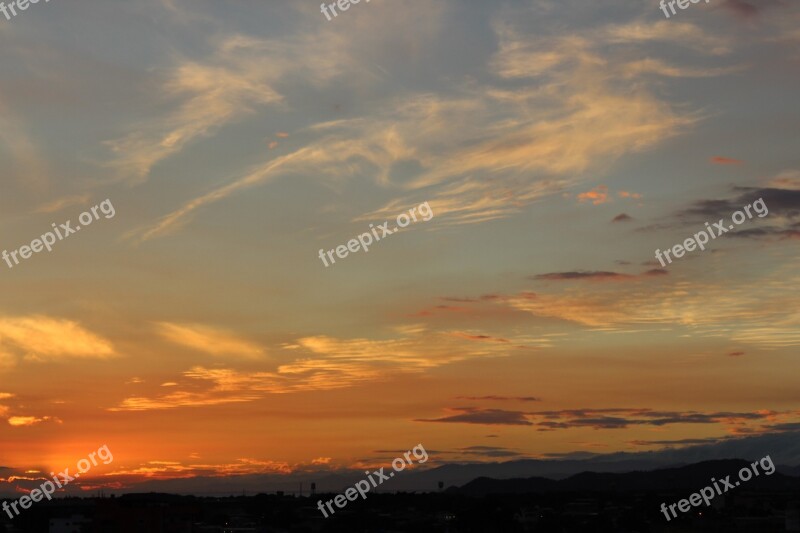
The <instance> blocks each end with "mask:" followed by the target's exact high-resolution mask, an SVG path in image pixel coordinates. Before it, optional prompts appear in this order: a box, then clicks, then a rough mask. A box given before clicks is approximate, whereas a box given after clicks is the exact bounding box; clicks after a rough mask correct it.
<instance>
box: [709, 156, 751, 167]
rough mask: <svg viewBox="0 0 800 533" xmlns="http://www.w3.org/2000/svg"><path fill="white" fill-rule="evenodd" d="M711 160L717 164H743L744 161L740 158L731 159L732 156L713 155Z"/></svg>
mask: <svg viewBox="0 0 800 533" xmlns="http://www.w3.org/2000/svg"><path fill="white" fill-rule="evenodd" d="M711 162H712V163H714V164H717V165H743V164H744V161H741V160H739V159H731V158H730V157H720V156H716V157H712V158H711Z"/></svg>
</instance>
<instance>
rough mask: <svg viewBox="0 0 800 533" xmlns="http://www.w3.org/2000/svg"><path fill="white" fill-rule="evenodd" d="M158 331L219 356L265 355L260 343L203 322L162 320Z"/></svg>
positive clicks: (190, 346)
mask: <svg viewBox="0 0 800 533" xmlns="http://www.w3.org/2000/svg"><path fill="white" fill-rule="evenodd" d="M158 332H159V334H161V336H162V337H164V338H165V339H167V340H169V341H170V342H174V343H175V344H180V345H181V346H186V347H187V348H192V349H194V350H198V351H201V352H205V353H208V354H211V355H214V356H217V357H225V356H231V357H244V358H250V359H258V358H260V357H262V356H263V355H264V350H263V348H261V347H260V346H259V345H257V344H254V343H252V342H250V341H246V340H244V339H240V338H239V337H237V336H236V335H235V334H234V333H232V332H230V331H226V330H222V329H217V328H213V327H210V326H205V325H202V324H174V323H170V322H161V323H159V324H158Z"/></svg>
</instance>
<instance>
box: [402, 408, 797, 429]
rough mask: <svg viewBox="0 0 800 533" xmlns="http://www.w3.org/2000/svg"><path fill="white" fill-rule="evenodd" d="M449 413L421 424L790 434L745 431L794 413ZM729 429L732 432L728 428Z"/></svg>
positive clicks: (463, 410)
mask: <svg viewBox="0 0 800 533" xmlns="http://www.w3.org/2000/svg"><path fill="white" fill-rule="evenodd" d="M450 411H455V412H457V413H458V414H455V415H450V416H446V417H442V418H436V419H417V421H418V422H449V423H453V422H455V423H466V424H486V425H492V424H499V425H511V426H534V427H535V428H536V429H537V430H538V431H555V430H559V429H572V428H592V429H625V428H629V427H635V426H654V427H662V426H667V425H672V424H726V425H728V426H732V427H733V428H732V429H733V430H735V433H737V434H746V433H756V432H762V431H764V430H766V429H774V430H782V431H789V430H790V429H791V426H785V427H784V426H782V425H776V426H768V425H764V424H762V425H761V426H760V427H759V428H752V427H746V426H745V424H747V423H749V422H758V421H770V420H774V417H775V416H776V415H781V414H787V413H791V412H777V411H766V410H764V411H757V412H746V411H745V412H737V411H712V412H708V413H700V412H697V411H655V410H652V409H643V408H624V407H613V408H603V409H564V410H560V411H528V412H524V411H505V410H502V409H478V408H473V407H456V408H451V409H450ZM729 429H730V428H729Z"/></svg>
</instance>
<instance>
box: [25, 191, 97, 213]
mask: <svg viewBox="0 0 800 533" xmlns="http://www.w3.org/2000/svg"><path fill="white" fill-rule="evenodd" d="M88 201H89V195H88V194H77V195H73V196H65V197H63V198H58V199H56V200H53V201H52V202H48V203H46V204H43V205H42V206H40V207H39V208H37V209H36V212H37V213H55V212H57V211H61V210H62V209H64V208H65V207H71V206H73V205H79V204H85V203H87V202H88Z"/></svg>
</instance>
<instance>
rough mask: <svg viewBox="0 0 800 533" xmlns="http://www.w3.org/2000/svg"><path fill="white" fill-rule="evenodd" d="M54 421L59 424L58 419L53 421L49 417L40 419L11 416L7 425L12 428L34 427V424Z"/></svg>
mask: <svg viewBox="0 0 800 533" xmlns="http://www.w3.org/2000/svg"><path fill="white" fill-rule="evenodd" d="M51 419H52V420H55V421H56V422H60V420H58V419H53V418H52V417H49V416H44V417H41V418H38V417H35V416H12V417H10V418H9V419H8V423H9V425H11V426H14V427H22V426H34V425H36V424H40V423H42V422H46V421H48V420H51Z"/></svg>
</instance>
